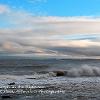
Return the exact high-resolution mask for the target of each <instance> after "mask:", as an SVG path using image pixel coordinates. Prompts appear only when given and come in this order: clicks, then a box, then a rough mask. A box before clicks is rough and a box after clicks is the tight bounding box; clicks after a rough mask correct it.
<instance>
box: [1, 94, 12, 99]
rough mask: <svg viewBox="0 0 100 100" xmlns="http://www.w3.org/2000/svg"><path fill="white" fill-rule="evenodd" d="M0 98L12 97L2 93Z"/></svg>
mask: <svg viewBox="0 0 100 100" xmlns="http://www.w3.org/2000/svg"><path fill="white" fill-rule="evenodd" d="M1 98H2V99H8V98H12V97H11V96H9V95H2V96H1Z"/></svg>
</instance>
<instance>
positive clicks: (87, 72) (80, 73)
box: [49, 65, 100, 77]
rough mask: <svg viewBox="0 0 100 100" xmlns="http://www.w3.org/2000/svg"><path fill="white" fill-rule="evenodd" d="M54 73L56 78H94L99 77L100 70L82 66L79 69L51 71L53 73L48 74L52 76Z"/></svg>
mask: <svg viewBox="0 0 100 100" xmlns="http://www.w3.org/2000/svg"><path fill="white" fill-rule="evenodd" d="M49 73H50V72H49ZM54 73H55V74H56V76H67V77H96V76H100V68H99V67H96V66H88V65H83V66H81V67H80V68H71V69H69V70H66V71H53V73H50V75H52V76H54Z"/></svg>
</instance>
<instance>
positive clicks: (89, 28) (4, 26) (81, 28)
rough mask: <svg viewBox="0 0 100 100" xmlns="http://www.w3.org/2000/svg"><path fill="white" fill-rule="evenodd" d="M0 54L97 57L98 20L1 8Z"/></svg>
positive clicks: (99, 42) (97, 18)
mask: <svg viewBox="0 0 100 100" xmlns="http://www.w3.org/2000/svg"><path fill="white" fill-rule="evenodd" d="M0 19H1V20H2V23H0V54H6V53H8V54H33V55H41V56H56V57H67V58H73V57H74V58H87V57H90V58H91V57H92V58H99V57H100V18H99V17H92V16H90V17H88V16H77V17H57V16H55V17H54V16H34V15H32V14H31V13H28V12H26V11H18V10H13V9H11V8H10V7H8V6H6V5H0Z"/></svg>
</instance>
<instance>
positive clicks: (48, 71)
mask: <svg viewBox="0 0 100 100" xmlns="http://www.w3.org/2000/svg"><path fill="white" fill-rule="evenodd" d="M59 72H60V73H63V74H62V75H57V73H59ZM5 99H6V100H61V99H62V100H100V59H60V58H59V59H57V58H32V57H30V58H24V57H0V100H5Z"/></svg>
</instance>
